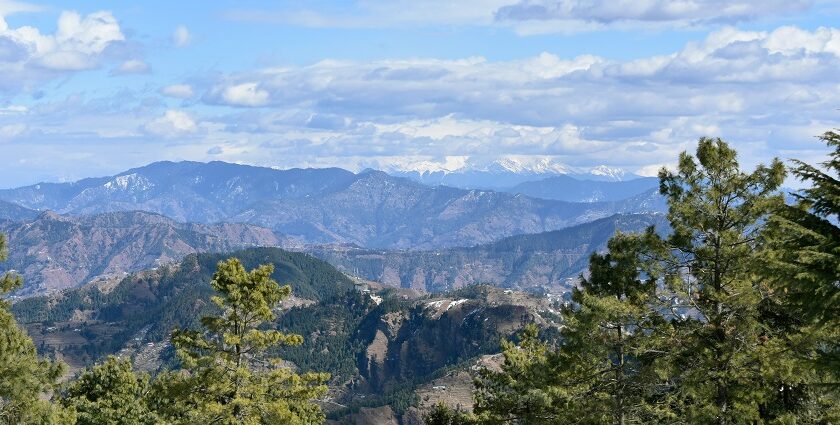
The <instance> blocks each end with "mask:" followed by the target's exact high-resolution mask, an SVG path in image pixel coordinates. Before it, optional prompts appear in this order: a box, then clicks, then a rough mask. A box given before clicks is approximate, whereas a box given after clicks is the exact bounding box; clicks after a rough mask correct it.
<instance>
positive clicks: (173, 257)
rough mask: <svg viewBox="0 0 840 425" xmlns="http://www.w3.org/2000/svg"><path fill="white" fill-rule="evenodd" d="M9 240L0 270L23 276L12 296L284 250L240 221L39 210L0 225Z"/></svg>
mask: <svg viewBox="0 0 840 425" xmlns="http://www.w3.org/2000/svg"><path fill="white" fill-rule="evenodd" d="M0 233H3V234H5V235H6V237H7V238H8V240H9V242H10V245H11V246H10V250H9V251H10V252H9V258H8V260H7V261H6V262H3V263H0V270H3V269H5V270H16V271H17V272H18V273H20V274H21V275H22V276H23V277H24V286H23V289H22V290H21V291H19V293H18V294H17V295H31V294H41V293H49V292H54V291H57V290H61V289H66V288H70V287H74V286H78V285H79V284H82V283H85V282H88V281H90V280H92V279H101V278H113V277H120V278H121V277H122V276H123V275H124V274H125V273H130V272H135V271H140V270H143V269H149V268H153V267H156V266H159V265H161V264H166V263H170V262H174V261H180V260H181V259H182V258H183V257H184V256H186V255H187V254H192V253H196V252H228V251H234V250H237V249H241V248H245V247H251V246H288V245H289V243H288V241H286V240H283V239H282V238H280V237H278V236H277V235H275V234H274V232H272V231H271V230H269V229H265V228H261V227H257V226H253V225H248V224H240V223H233V224H230V223H219V224H195V223H179V222H176V221H174V220H172V219H170V218H167V217H164V216H162V215H159V214H154V213H148V212H141V211H129V212H113V213H103V214H95V215H90V216H62V215H58V214H55V213H53V212H44V213H42V214H40V215H38V216H37V217H36V218H34V219H31V220H25V221H20V222H14V221H0Z"/></svg>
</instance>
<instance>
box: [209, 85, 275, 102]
mask: <svg viewBox="0 0 840 425" xmlns="http://www.w3.org/2000/svg"><path fill="white" fill-rule="evenodd" d="M215 95H216V96H218V97H219V98H220V99H219V100H220V101H222V102H224V103H226V104H228V105H232V106H263V105H265V104H267V103H268V101H269V96H270V95H269V93H268V91H267V90H264V89H262V88H260V87H259V84H258V83H254V82H248V83H241V84H234V85H229V86H225V87H220V88H217V90H216V91H215ZM211 98H212V96H211Z"/></svg>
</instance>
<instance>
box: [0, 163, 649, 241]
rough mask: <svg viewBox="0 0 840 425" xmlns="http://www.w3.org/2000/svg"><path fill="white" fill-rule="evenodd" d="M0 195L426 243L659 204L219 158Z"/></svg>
mask: <svg viewBox="0 0 840 425" xmlns="http://www.w3.org/2000/svg"><path fill="white" fill-rule="evenodd" d="M0 199H2V200H5V201H8V202H13V203H16V204H18V205H21V206H24V207H26V208H30V209H37V210H44V209H51V210H54V211H57V212H59V213H62V214H99V213H106V212H117V211H134V210H142V211H149V212H154V213H158V214H163V215H165V216H167V217H170V218H172V219H174V220H176V221H181V222H197V223H218V222H240V223H249V224H254V225H257V226H261V227H266V228H270V229H272V230H274V231H276V232H278V233H281V234H284V235H290V236H292V237H295V238H297V239H300V240H301V241H303V242H307V243H353V244H357V245H359V246H363V247H370V248H413V249H419V248H424V249H431V248H443V247H453V246H470V245H475V244H479V243H487V242H491V241H494V240H497V239H499V238H503V237H506V236H510V235H515V234H520V233H539V232H544V231H550V230H556V229H561V228H564V227H567V226H570V225H575V224H579V223H584V222H587V221H592V220H595V219H598V218H602V217H606V216H609V215H612V214H614V213H617V212H625V213H633V212H655V211H661V208H659V204H657V203H656V202H653V203H648V204H645V205H642V204H639V203H638V201H636V200H633V199H632V198H631V199H628V200H621V201H612V202H585V203H572V202H564V201H558V200H550V199H540V198H533V197H529V196H523V195H521V194H511V193H503V192H496V191H489V190H466V189H459V188H453V187H447V186H435V187H430V186H428V185H424V184H421V183H418V182H416V181H412V180H409V179H406V178H400V177H394V176H391V175H388V174H386V173H384V172H381V171H374V170H370V171H365V172H362V173H359V174H354V173H352V172H350V171H346V170H342V169H338V168H327V169H290V170H275V169H271V168H261V167H254V166H246V165H237V164H229V163H224V162H210V163H200V162H178V163H174V162H157V163H153V164H150V165H147V166H145V167H139V168H134V169H131V170H128V171H126V172H124V173H120V174H117V175H115V176H111V177H101V178H92V179H84V180H80V181H78V182H73V183H50V184H45V183H42V184H38V185H31V186H26V187H22V188H17V189H7V190H0Z"/></svg>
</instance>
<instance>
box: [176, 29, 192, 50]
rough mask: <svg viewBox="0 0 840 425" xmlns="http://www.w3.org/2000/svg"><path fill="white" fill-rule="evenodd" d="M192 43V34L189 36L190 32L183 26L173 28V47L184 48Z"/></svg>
mask: <svg viewBox="0 0 840 425" xmlns="http://www.w3.org/2000/svg"><path fill="white" fill-rule="evenodd" d="M190 42H192V34H190V30H188V29H187V27H185V26H183V25H179V26H178V27H177V28H175V31H173V32H172V44H174V45H175V47H185V46H188V45H189V44H190Z"/></svg>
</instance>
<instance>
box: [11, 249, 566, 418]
mask: <svg viewBox="0 0 840 425" xmlns="http://www.w3.org/2000/svg"><path fill="white" fill-rule="evenodd" d="M227 255H234V256H236V257H237V258H239V259H240V260H241V261H242V262H243V264H244V266H245V267H246V268H249V269H250V268H253V267H256V266H257V265H259V264H264V263H271V264H274V265H275V266H276V268H275V270H274V274H273V275H272V277H273V278H274V279H275V280H277V281H278V282H281V283H283V284H289V285H290V286H291V287H292V291H293V292H292V293H293V295H294V298H293V299H291V300H289V302H287V303H285V304H284V306H283V309H282V310H280V311H278V317H277V319H276V320H275V321H273V322H270V323H268V324H266V325H267V326H270V327H272V328H274V329H278V330H280V331H283V332H288V333H296V334H299V335H302V336H303V337H304V338H303V344H301V345H299V346H285V347H283V348H282V349H281V351H280V352H279V353H276V354H279V355H281V356H282V358H283V359H284V360H285V361H286V362H288V364H289V365H290V366H293V367H295V368H296V369H298V370H300V371H303V372H306V371H326V372H329V373H330V374H331V379H330V381H329V388H330V390H329V397H328V398H327V400H329V401H330V402H329V403H327V404H325V405H324V408H325V410H326V411H327V413H328V415H329V416H330V417H331V418H333V419H335V420H337V422H335V423H383V422H381V421H379V419H377V418H381V415H382V414H384V415H385V416H387V417H390V418H392V419H393V422H390V421H389V422H385V423H389V424H390V423H420V422H418V421H419V420H420V418H421V416H422V412H423V411H427V410H428V409H429V408H431V407H432V405H433V404H434V403H436V402H437V401H440V399H441V398H448V399H450V400H452V399H458V400H463V401H464V402H465V403H471V398H470V394H471V391H472V383H471V382H472V381H471V378H470V377H469V374H467V373H466V371H467V370H469V368H470V367H472V366H473V365H475V364H476V363H477V362H481V361H487V359H488V358H489V357H491V356H492V355H493V353H496V352H498V350H499V343H500V341H501V340H502V339H506V338H509V337H510V336H511V335H512V334H513V333H515V332H517V331H518V330H519V329H521V327H522V326H523V325H524V324H526V323H536V324H538V325H540V326H542V327H544V328H545V329H551V328H552V327H553V326H556V323H555V322H554V320H555V318H556V311H555V310H554V306H552V304H551V301H550V300H548V299H546V298H538V297H535V296H532V295H528V294H522V293H516V292H513V291H505V290H501V289H496V288H491V287H470V288H465V289H463V290H460V291H456V292H451V293H447V294H439V295H435V296H432V297H423V296H420V297H418V296H416V295H414V296H411V295H409V294H407V293H406V292H400V291H394V290H390V289H386V290H381V289H378V288H373V287H371V286H368V285H360V284H359V282H354V281H353V280H351V279H349V278H348V277H347V276H345V275H344V274H342V273H340V272H339V271H337V270H336V269H335V268H333V267H332V266H330V265H329V264H327V263H325V262H323V261H320V260H317V259H315V258H313V257H311V256H309V255H306V254H302V253H295V252H288V251H283V250H280V249H276V248H252V249H247V250H244V251H238V252H234V253H231V254H224V255H220V254H192V255H189V256H187V257H186V258H185V259H184V260H183V261H181V262H180V263H177V264H172V265H169V266H165V267H161V268H159V269H156V270H146V271H142V272H138V273H134V274H131V275H129V276H126V277H125V278H123V279H120V280H119V281H118V282H116V283H114V284H102V283H99V282H97V283H94V284H89V285H85V286H83V287H80V288H75V289H71V290H68V291H65V292H63V293H61V294H53V295H51V296H41V297H32V298H27V299H24V300H20V301H18V302H16V303H14V304H13V305H12V312H13V313H14V315H15V316H16V318H17V320H18V321H19V323H20V324H21V325H22V326H24V327H25V328H26V330H27V333H28V334H29V335H31V336H32V338H33V340H34V342H35V344H36V346H37V347H38V349H39V351H40V352H41V353H42V354H48V355H54V356H57V357H60V358H62V359H63V360H64V361H65V362H67V363H68V364H69V365H70V369H71V371H77V370H79V369H80V368H82V367H84V366H85V365H88V364H90V363H91V362H93V361H95V360H96V359H99V358H102V357H103V356H105V355H109V354H115V355H119V356H122V357H130V358H132V360H133V364H134V366H135V367H136V368H137V369H140V370H144V371H151V372H154V371H156V370H160V368H162V367H172V366H173V365H174V364H176V363H175V360H174V350H173V347H172V345H171V342H170V340H169V336H170V332H171V331H172V329H173V328H176V327H177V328H181V329H197V328H198V327H200V326H201V325H200V318H201V317H202V316H205V315H208V314H217V313H218V312H217V310H216V307H215V305H214V304H213V303H211V302H210V301H209V297H210V296H211V295H212V294H213V291H212V289H211V287H210V285H209V284H208V282H209V281H210V280H211V279H212V274H213V272H214V270H215V268H216V264H217V263H218V261H219V260H221V259H223V258H225V257H226V256H227ZM368 409H373V410H368ZM348 416H350V418H348ZM400 418H401V421H400V422H397V420H398V419H400ZM358 421H362V422H358Z"/></svg>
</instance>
